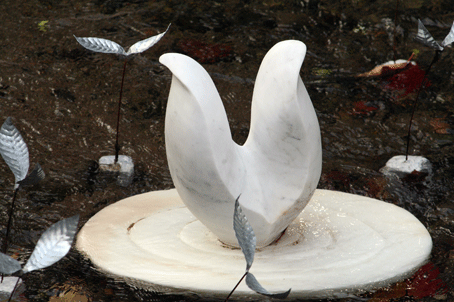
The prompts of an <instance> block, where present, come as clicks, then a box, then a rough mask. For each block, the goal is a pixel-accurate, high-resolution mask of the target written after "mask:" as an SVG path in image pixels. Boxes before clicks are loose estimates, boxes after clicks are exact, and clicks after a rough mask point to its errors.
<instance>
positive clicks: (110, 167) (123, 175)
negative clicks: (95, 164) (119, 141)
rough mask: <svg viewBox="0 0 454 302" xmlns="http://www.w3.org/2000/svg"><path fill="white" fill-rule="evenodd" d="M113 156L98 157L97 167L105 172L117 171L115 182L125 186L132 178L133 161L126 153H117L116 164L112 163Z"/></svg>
mask: <svg viewBox="0 0 454 302" xmlns="http://www.w3.org/2000/svg"><path fill="white" fill-rule="evenodd" d="M114 162H115V156H114V155H106V156H103V157H101V158H100V159H99V169H100V170H101V171H105V172H113V173H118V178H117V184H118V185H119V186H122V187H127V186H129V185H130V184H131V183H132V180H133V179H134V162H133V161H132V158H131V157H129V156H126V155H119V156H118V161H117V164H114Z"/></svg>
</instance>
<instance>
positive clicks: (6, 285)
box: [0, 276, 25, 301]
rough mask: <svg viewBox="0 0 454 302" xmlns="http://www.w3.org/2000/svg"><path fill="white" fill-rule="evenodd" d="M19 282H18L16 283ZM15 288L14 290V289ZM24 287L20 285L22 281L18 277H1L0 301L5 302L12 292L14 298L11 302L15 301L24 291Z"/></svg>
mask: <svg viewBox="0 0 454 302" xmlns="http://www.w3.org/2000/svg"><path fill="white" fill-rule="evenodd" d="M18 281H19V282H18ZM16 283H17V287H16V290H14V287H15V286H16ZM24 288H25V287H24V285H23V283H22V279H20V278H19V277H12V276H10V277H3V282H2V283H0V301H7V300H8V299H9V297H10V296H11V293H12V292H13V290H14V297H13V298H12V299H11V301H16V298H18V296H19V295H20V294H21V293H22V292H23V291H24Z"/></svg>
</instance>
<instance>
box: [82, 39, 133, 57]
mask: <svg viewBox="0 0 454 302" xmlns="http://www.w3.org/2000/svg"><path fill="white" fill-rule="evenodd" d="M74 38H76V40H77V42H79V44H80V45H82V46H83V47H85V48H86V49H88V50H91V51H94V52H102V53H114V54H118V55H125V50H124V49H123V47H121V46H120V45H118V44H117V43H115V42H113V41H110V40H107V39H102V38H95V37H89V38H79V37H76V36H74Z"/></svg>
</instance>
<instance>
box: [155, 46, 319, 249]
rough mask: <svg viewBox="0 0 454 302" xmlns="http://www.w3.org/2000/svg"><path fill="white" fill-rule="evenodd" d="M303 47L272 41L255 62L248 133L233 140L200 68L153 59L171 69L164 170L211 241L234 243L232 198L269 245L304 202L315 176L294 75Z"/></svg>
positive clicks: (313, 134) (312, 145)
mask: <svg viewBox="0 0 454 302" xmlns="http://www.w3.org/2000/svg"><path fill="white" fill-rule="evenodd" d="M305 55H306V46H305V45H304V44H303V43H302V42H299V41H292V40H290V41H284V42H280V43H278V44H276V45H275V46H274V47H273V48H271V50H270V51H269V52H268V53H267V55H266V56H265V58H264V59H263V62H262V64H261V66H260V69H259V72H258V75H257V79H256V82H255V87H254V94H253V98H252V116H251V128H250V133H249V137H248V139H247V141H246V143H245V144H244V145H243V146H239V145H237V144H236V143H235V142H234V141H233V140H232V136H231V133H230V128H229V123H228V120H227V115H226V113H225V109H224V107H223V104H222V101H221V98H220V96H219V94H218V92H217V90H216V87H215V86H214V83H213V81H212V80H211V78H210V76H209V75H208V73H207V72H206V71H205V69H203V67H202V66H200V65H199V64H198V63H197V62H196V61H194V60H193V59H191V58H189V57H187V56H185V55H181V54H176V53H169V54H165V55H163V56H161V58H160V62H161V63H162V64H164V65H165V66H167V67H168V68H169V69H170V71H171V72H172V74H173V78H172V85H171V88H170V94H169V100H168V104H167V111H166V120H165V140H166V150H167V159H168V162H169V167H170V173H171V175H172V179H173V182H174V184H175V187H176V188H177V190H178V193H179V194H180V196H181V198H182V199H183V201H184V203H185V204H186V206H187V207H188V208H189V210H190V211H191V212H192V213H193V214H194V215H195V216H196V217H197V218H198V219H199V220H200V221H201V222H202V223H203V224H204V225H205V226H207V227H208V228H209V229H210V230H211V231H212V232H213V233H214V234H216V236H218V238H219V239H220V240H221V241H222V242H224V243H226V244H228V245H233V246H237V245H238V243H237V240H236V238H235V235H234V232H233V229H232V217H233V216H232V215H233V207H234V202H235V199H236V198H237V197H238V196H239V195H240V194H241V197H240V203H241V206H242V208H243V210H244V212H245V214H246V216H247V217H248V219H249V222H250V223H251V225H252V228H253V229H254V231H255V234H256V236H257V246H259V247H260V246H265V245H268V244H270V243H271V242H273V241H274V240H275V239H276V238H277V237H278V236H280V234H281V233H282V232H283V231H284V230H285V228H287V226H288V225H289V224H290V222H292V221H293V219H295V217H296V216H298V214H299V213H300V212H301V211H302V210H303V208H304V207H305V206H306V204H307V203H308V201H309V199H310V198H311V196H312V194H313V192H314V190H315V189H316V187H317V183H318V181H319V178H320V173H321V164H322V150H321V139H320V129H319V124H318V121H317V116H316V114H315V110H314V108H313V106H312V103H311V100H310V98H309V95H308V93H307V91H306V88H305V86H304V84H303V82H302V80H301V78H300V76H299V72H300V68H301V65H302V63H303V60H304V57H305Z"/></svg>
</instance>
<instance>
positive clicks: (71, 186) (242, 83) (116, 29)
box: [0, 0, 454, 301]
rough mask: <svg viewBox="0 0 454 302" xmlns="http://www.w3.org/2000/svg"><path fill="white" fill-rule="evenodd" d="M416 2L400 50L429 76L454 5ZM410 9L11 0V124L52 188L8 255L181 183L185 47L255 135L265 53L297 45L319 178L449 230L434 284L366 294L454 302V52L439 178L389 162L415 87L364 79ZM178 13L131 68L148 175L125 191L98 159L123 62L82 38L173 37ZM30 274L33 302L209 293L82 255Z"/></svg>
mask: <svg viewBox="0 0 454 302" xmlns="http://www.w3.org/2000/svg"><path fill="white" fill-rule="evenodd" d="M401 2H403V1H399V6H398V14H397V16H398V18H397V20H398V23H399V27H398V30H396V32H397V33H398V34H397V35H396V51H395V53H396V54H397V58H402V59H407V58H409V57H410V55H411V53H412V52H414V53H417V56H416V57H414V58H413V59H414V60H415V61H416V62H417V63H418V64H419V65H420V66H421V67H422V68H423V69H424V68H425V67H427V66H428V64H429V63H430V60H431V59H432V56H433V53H432V51H431V50H430V49H427V48H426V47H424V46H422V45H421V44H418V43H416V42H414V41H413V40H412V35H413V34H414V33H416V28H417V26H416V22H415V19H414V18H426V17H427V18H430V19H426V20H425V23H426V25H427V26H428V29H429V30H430V32H431V34H432V35H433V36H434V37H435V38H436V39H442V38H443V37H444V36H445V35H446V34H447V32H448V30H449V26H450V24H451V23H452V21H453V20H452V19H453V17H452V15H453V14H452V13H453V8H452V5H450V3H449V1H435V2H434V1H426V0H424V1H413V2H412V1H405V2H404V3H401ZM409 2H410V3H409ZM395 7H396V5H395V3H391V2H383V1H368V0H366V1H349V2H346V1H316V0H304V1H268V0H266V1H255V0H251V1H236V0H229V1H225V2H222V3H221V2H215V1H203V2H198V1H178V0H176V1H161V0H156V1H154V0H139V1H103V0H82V1H77V3H72V2H71V1H56V0H36V1H23V0H19V1H13V0H4V1H2V2H1V3H0V8H3V9H2V10H0V14H2V28H3V29H4V30H3V31H2V45H1V46H0V67H1V72H0V104H1V107H0V108H1V109H0V113H1V122H3V121H4V120H5V119H6V117H8V116H11V117H13V121H14V124H15V126H16V127H17V128H18V129H19V131H20V132H21V133H22V135H23V137H24V139H25V141H26V142H27V145H28V146H29V150H30V161H31V164H32V165H33V164H35V163H36V162H39V163H40V164H41V165H42V167H43V169H44V170H45V172H46V175H47V177H46V179H45V180H44V181H43V182H41V183H40V184H39V185H37V186H35V187H32V188H29V189H27V190H22V191H20V192H19V194H18V200H17V212H16V216H15V219H14V228H13V230H12V238H11V245H10V249H9V251H8V253H9V254H10V255H16V256H17V257H18V258H19V259H20V260H25V259H28V257H29V255H30V253H31V251H32V249H33V247H34V244H35V243H36V241H37V240H38V238H39V236H40V234H41V233H42V232H43V231H44V230H45V229H46V228H47V227H48V226H50V225H51V224H52V223H54V222H56V221H58V220H60V219H62V218H64V217H70V216H72V215H74V214H76V213H80V214H81V225H82V223H84V222H86V221H87V220H88V219H89V218H90V217H91V216H92V215H94V214H95V213H96V212H98V211H99V210H101V209H102V208H104V207H105V206H107V205H109V204H111V203H113V202H115V201H117V200H119V199H122V198H125V197H128V196H131V195H135V194H138V193H143V192H148V191H151V190H161V189H167V188H171V187H172V186H173V185H172V181H171V178H170V174H169V171H168V168H167V162H166V157H165V147H164V135H163V133H164V111H165V105H166V98H167V95H168V89H169V86H170V80H171V78H170V73H169V72H168V71H167V70H166V69H165V68H164V67H162V66H161V65H160V64H159V63H157V59H158V57H159V55H160V54H162V53H165V52H184V53H186V54H188V55H190V56H192V57H195V58H198V60H199V61H202V62H204V66H205V67H206V68H207V70H208V71H209V72H210V73H211V74H212V75H213V79H214V81H215V82H216V85H217V87H218V89H219V92H220V94H221V96H222V97H223V100H224V103H225V107H226V110H227V114H228V117H229V122H230V125H231V127H232V135H233V137H234V139H235V140H236V141H237V142H238V143H242V142H244V140H245V138H246V137H247V134H248V129H249V114H250V100H251V96H252V89H253V83H254V78H255V75H256V72H257V69H258V66H259V63H260V61H261V59H262V57H263V56H264V54H265V53H266V51H267V50H268V49H269V48H270V47H271V46H272V45H274V44H275V43H276V42H278V41H281V40H284V39H297V40H301V41H303V42H305V43H306V44H307V46H308V53H307V56H306V60H305V62H304V65H303V68H302V72H301V75H302V78H303V81H304V82H305V84H306V86H307V89H308V91H309V94H310V95H311V98H312V100H313V102H314V106H315V108H316V111H317V114H318V117H319V120H320V126H321V132H322V138H323V152H324V154H323V164H324V166H323V174H322V178H321V181H320V184H319V187H320V188H326V189H333V190H340V191H345V192H350V193H355V194H360V195H367V196H371V197H374V198H379V199H382V200H386V201H388V202H391V203H395V204H397V205H399V206H401V207H404V208H406V209H407V210H409V211H410V212H412V213H413V214H414V215H415V216H416V217H418V218H419V219H420V220H421V221H422V223H423V224H424V225H425V226H426V227H427V228H428V230H429V232H430V233H431V235H432V237H433V241H434V250H433V256H432V259H431V262H430V265H431V266H430V267H425V268H424V269H423V270H422V275H423V276H429V277H430V278H429V279H428V278H427V277H426V278H425V279H424V278H422V279H421V276H419V277H418V275H417V276H415V277H414V278H413V279H411V280H408V281H404V282H402V283H399V284H394V285H391V286H390V287H389V288H387V289H385V290H382V291H379V292H377V293H376V294H368V295H366V296H365V297H364V298H368V297H372V298H374V299H378V298H380V297H382V298H383V299H384V300H381V301H389V300H390V299H396V300H395V301H408V299H414V300H416V299H421V298H422V297H426V299H427V301H435V300H437V301H438V300H450V299H452V293H451V292H446V290H444V289H446V288H452V286H453V285H454V280H453V276H454V274H453V269H454V266H453V259H454V235H453V234H452V232H453V231H454V207H453V204H452V201H453V200H454V196H452V194H453V193H452V192H453V190H452V188H453V184H452V183H453V182H452V178H453V175H454V169H453V165H454V161H453V158H454V157H453V156H452V154H453V153H454V144H453V137H452V132H451V128H452V125H453V124H454V118H453V111H452V108H454V106H453V102H454V100H453V97H452V96H453V95H454V94H453V88H452V87H453V86H452V81H453V78H452V70H451V66H452V51H451V49H448V50H446V51H445V52H444V54H443V57H442V58H441V61H440V62H438V63H437V64H436V65H435V66H434V67H433V68H432V71H431V75H430V76H429V80H430V81H431V83H432V85H431V86H430V87H429V88H428V89H426V90H425V91H424V92H423V93H422V94H421V96H420V103H419V105H418V108H417V111H416V116H415V120H414V123H413V127H412V131H411V137H410V141H411V146H410V149H411V153H412V154H417V155H424V156H425V157H427V158H428V159H429V160H430V161H431V162H432V164H433V166H434V173H433V176H432V177H431V179H427V178H426V175H418V174H415V175H409V176H408V177H406V178H404V179H398V178H389V177H385V176H384V175H382V174H381V173H380V172H379V169H380V168H381V167H382V166H383V165H384V164H385V163H386V161H387V160H388V159H389V158H391V157H392V156H394V155H397V154H403V152H405V141H406V135H407V133H406V131H407V125H408V119H409V116H410V113H411V108H412V107H411V104H412V98H413V97H414V93H409V94H408V95H406V96H405V97H401V95H402V91H400V90H390V89H385V86H386V85H389V82H386V79H382V78H377V77H361V78H360V77H356V75H357V74H360V73H364V72H367V71H369V70H371V69H372V68H374V67H375V66H376V65H378V64H381V63H384V62H387V61H389V60H391V59H393V57H394V52H393V47H392V41H393V39H394V38H393V32H394V24H393V20H394V16H395ZM384 18H388V19H384ZM389 20H391V23H390V22H389ZM46 21H47V22H46ZM43 22H44V23H43ZM169 22H172V27H171V29H170V31H169V32H168V33H167V34H166V36H164V38H163V39H162V40H161V41H160V43H158V44H157V45H155V46H154V47H153V49H152V50H150V51H149V52H147V53H144V54H143V55H141V56H138V57H136V58H134V59H133V60H132V61H131V64H130V65H129V66H128V70H127V74H126V78H125V90H124V92H123V97H124V106H123V109H122V129H121V134H120V141H121V144H122V151H121V153H122V154H127V155H129V156H131V157H132V158H133V160H134V163H135V177H134V181H133V183H132V184H131V185H130V186H129V187H127V188H123V187H118V186H117V185H116V181H115V179H114V177H112V176H111V175H110V176H109V175H103V174H101V173H100V172H99V170H98V166H97V160H98V158H100V157H101V156H103V155H109V154H113V150H114V147H113V145H114V140H115V134H114V132H113V131H112V129H115V122H116V120H115V119H116V115H115V112H116V104H117V98H118V93H119V84H120V80H121V72H122V65H123V64H122V61H120V60H118V58H117V57H115V56H113V55H112V56H110V55H102V54H95V53H90V52H88V51H85V50H84V49H82V47H80V46H79V45H78V44H77V42H76V41H75V40H74V38H73V36H72V35H73V34H75V35H77V36H97V37H105V38H108V39H111V40H114V41H118V42H119V43H120V44H121V45H125V46H128V45H131V44H132V43H134V41H136V40H139V39H142V38H145V37H148V36H152V35H155V34H157V33H158V32H162V31H164V30H165V28H166V26H167V24H168V23H169ZM0 175H2V176H3V177H1V178H0V193H1V197H2V198H1V202H0V211H1V216H2V217H3V218H2V225H3V226H5V224H6V216H7V215H6V213H7V210H8V207H9V204H10V198H11V197H12V188H13V181H14V180H13V177H12V174H11V173H10V171H9V169H8V167H7V166H6V165H5V164H3V163H1V164H0ZM4 234H5V228H4V227H3V228H2V230H1V233H0V235H2V236H4ZM239 274H241V271H239ZM423 280H429V281H430V282H426V283H424V282H423ZM24 282H25V284H26V286H27V289H26V291H25V292H24V294H23V296H24V299H25V300H26V301H49V300H50V301H68V300H71V299H73V300H74V299H77V298H76V297H79V299H80V301H145V300H153V299H154V300H158V301H160V300H162V301H183V300H185V301H187V300H198V299H199V298H198V296H197V295H196V294H194V295H193V296H189V297H178V296H166V295H163V296H162V295H157V294H154V293H150V292H147V291H144V290H140V289H134V288H131V287H130V286H128V285H127V284H125V283H123V282H121V281H115V280H114V279H112V278H107V277H105V276H103V275H102V274H99V273H98V272H96V270H94V269H93V268H92V266H91V265H90V263H89V262H88V261H86V260H84V259H82V257H81V256H80V255H79V254H78V253H77V252H76V251H71V252H70V254H69V255H68V256H67V257H66V258H65V259H64V260H62V261H61V262H59V263H57V264H55V265H54V266H52V267H50V268H48V269H45V270H43V271H41V272H33V273H31V274H28V275H26V276H24ZM435 284H438V285H440V287H438V286H435ZM445 284H446V285H447V287H445V286H444V285H445ZM65 297H66V300H64V299H65ZM71 297H72V298H71ZM59 299H60V300H59ZM349 300H352V299H344V300H343V301H349ZM353 300H354V299H353ZM377 301H378V300H377Z"/></svg>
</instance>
